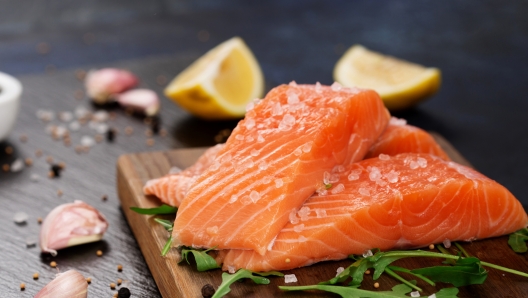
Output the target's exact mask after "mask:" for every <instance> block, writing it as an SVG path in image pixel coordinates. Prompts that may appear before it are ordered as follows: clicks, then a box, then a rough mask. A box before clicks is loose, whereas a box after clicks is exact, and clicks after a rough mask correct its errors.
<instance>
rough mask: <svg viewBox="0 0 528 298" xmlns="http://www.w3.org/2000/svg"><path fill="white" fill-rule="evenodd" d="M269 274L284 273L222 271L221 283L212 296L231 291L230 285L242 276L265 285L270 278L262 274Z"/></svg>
mask: <svg viewBox="0 0 528 298" xmlns="http://www.w3.org/2000/svg"><path fill="white" fill-rule="evenodd" d="M254 274H257V275H260V276H255V275H254ZM270 275H275V276H284V274H282V273H280V272H277V271H270V272H263V273H258V272H252V271H249V270H246V269H240V270H238V271H237V272H236V273H234V274H228V273H225V272H224V273H222V284H220V286H218V289H217V290H216V292H215V294H214V295H213V297H212V298H220V297H224V296H225V295H227V294H228V293H229V292H231V288H230V286H231V285H232V284H233V283H234V282H236V281H237V280H240V279H243V278H250V279H251V280H253V281H254V282H255V283H256V284H259V285H267V284H269V283H270V280H269V279H267V278H265V277H262V276H270Z"/></svg>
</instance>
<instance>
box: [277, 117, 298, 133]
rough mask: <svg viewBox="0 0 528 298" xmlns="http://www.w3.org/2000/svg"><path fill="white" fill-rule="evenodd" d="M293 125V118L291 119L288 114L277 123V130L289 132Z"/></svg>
mask: <svg viewBox="0 0 528 298" xmlns="http://www.w3.org/2000/svg"><path fill="white" fill-rule="evenodd" d="M294 124H295V117H293V116H292V115H290V114H286V115H284V117H283V118H282V121H281V122H280V123H279V130H282V131H289V130H291V129H292V128H293V125H294Z"/></svg>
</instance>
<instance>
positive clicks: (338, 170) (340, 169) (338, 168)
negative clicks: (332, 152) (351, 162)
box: [332, 165, 345, 173]
mask: <svg viewBox="0 0 528 298" xmlns="http://www.w3.org/2000/svg"><path fill="white" fill-rule="evenodd" d="M344 171H345V166H343V165H337V166H335V167H334V168H333V169H332V173H343V172H344Z"/></svg>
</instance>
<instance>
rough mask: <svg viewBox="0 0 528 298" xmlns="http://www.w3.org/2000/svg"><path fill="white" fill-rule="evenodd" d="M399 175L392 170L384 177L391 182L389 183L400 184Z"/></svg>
mask: <svg viewBox="0 0 528 298" xmlns="http://www.w3.org/2000/svg"><path fill="white" fill-rule="evenodd" d="M398 175H399V173H398V172H396V171H394V170H391V171H390V172H388V173H386V174H385V175H383V176H384V177H385V178H386V179H387V181H389V183H396V182H398V179H399V178H398Z"/></svg>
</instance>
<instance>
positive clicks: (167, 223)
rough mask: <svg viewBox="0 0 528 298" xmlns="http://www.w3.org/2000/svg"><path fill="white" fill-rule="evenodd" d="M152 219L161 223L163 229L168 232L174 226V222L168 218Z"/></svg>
mask: <svg viewBox="0 0 528 298" xmlns="http://www.w3.org/2000/svg"><path fill="white" fill-rule="evenodd" d="M154 221H155V222H157V223H159V224H161V225H162V226H163V227H164V228H165V230H167V231H168V232H172V228H173V227H174V222H172V221H170V220H166V219H161V218H154Z"/></svg>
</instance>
